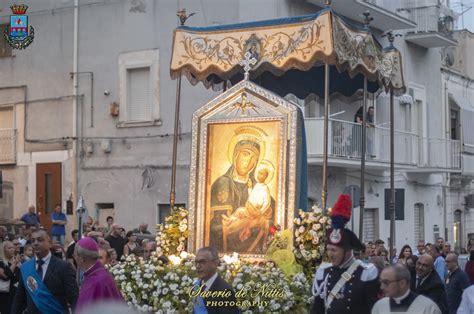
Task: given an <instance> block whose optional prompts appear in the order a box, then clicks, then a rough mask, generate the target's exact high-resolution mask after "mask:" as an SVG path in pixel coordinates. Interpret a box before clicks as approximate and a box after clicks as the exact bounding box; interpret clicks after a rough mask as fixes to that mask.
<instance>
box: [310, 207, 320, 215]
mask: <svg viewBox="0 0 474 314" xmlns="http://www.w3.org/2000/svg"><path fill="white" fill-rule="evenodd" d="M311 209H312V210H313V213H315V214H320V213H322V212H323V210H322V209H321V208H319V207H318V206H316V205H314V206H313V207H312V208H311Z"/></svg>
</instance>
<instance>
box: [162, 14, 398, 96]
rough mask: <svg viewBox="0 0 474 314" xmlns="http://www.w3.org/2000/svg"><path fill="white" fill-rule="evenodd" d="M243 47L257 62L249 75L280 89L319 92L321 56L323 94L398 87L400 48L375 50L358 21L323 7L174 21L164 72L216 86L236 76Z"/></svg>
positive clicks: (239, 73)
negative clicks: (206, 23)
mask: <svg viewBox="0 0 474 314" xmlns="http://www.w3.org/2000/svg"><path fill="white" fill-rule="evenodd" d="M246 52H250V53H251V54H252V56H254V57H255V58H256V59H257V60H258V62H257V64H256V65H255V66H254V68H253V70H252V71H251V72H250V79H251V80H252V81H254V82H256V83H258V84H259V85H261V86H262V87H265V88H267V89H269V90H272V91H274V92H275V93H277V94H279V95H280V96H285V95H286V94H288V93H292V94H294V95H296V96H297V97H299V98H305V97H307V96H308V95H309V94H311V93H315V94H317V95H319V96H320V97H323V95H324V93H323V91H324V67H322V65H323V64H324V63H327V64H330V65H331V71H330V93H331V94H333V93H340V94H343V95H344V96H351V95H352V94H354V93H355V92H356V91H358V90H360V89H362V88H363V81H364V77H367V79H368V80H369V84H368V90H369V92H375V91H377V90H378V89H380V88H385V89H386V90H388V89H390V88H393V89H394V91H395V94H396V95H400V94H403V93H404V92H405V84H404V80H403V72H402V61H401V55H400V52H399V51H398V50H396V49H394V48H393V47H392V48H391V49H382V47H381V45H380V44H379V43H378V42H377V40H376V39H375V38H374V36H373V35H372V33H371V32H370V31H368V29H366V28H365V27H361V26H357V25H353V24H351V23H349V22H347V21H345V20H343V18H342V17H340V16H338V15H336V14H335V13H334V12H333V11H332V10H331V9H330V8H326V9H324V10H321V11H320V12H318V13H315V14H310V15H305V16H297V17H289V18H283V19H275V20H267V21H259V22H250V23H241V24H230V25H221V26H212V27H187V26H182V27H178V28H177V29H176V30H175V32H174V38H173V53H172V59H171V77H172V78H173V79H175V78H177V77H178V76H179V74H180V73H181V74H183V75H185V76H186V77H187V78H188V79H189V81H190V82H191V83H192V84H193V85H195V84H197V83H199V82H203V84H204V85H205V86H206V87H207V88H210V87H212V88H214V89H220V88H222V85H223V84H222V83H223V82H224V81H227V82H230V83H231V84H235V83H236V82H238V81H240V80H241V79H242V78H243V70H242V67H241V66H240V65H239V62H240V61H241V60H242V59H243V56H244V54H245V53H246Z"/></svg>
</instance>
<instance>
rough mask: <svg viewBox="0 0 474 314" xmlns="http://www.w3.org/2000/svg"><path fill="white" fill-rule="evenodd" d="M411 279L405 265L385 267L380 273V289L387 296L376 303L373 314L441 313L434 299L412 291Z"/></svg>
mask: <svg viewBox="0 0 474 314" xmlns="http://www.w3.org/2000/svg"><path fill="white" fill-rule="evenodd" d="M410 281H411V275H410V272H409V271H408V269H407V268H406V267H405V266H404V265H401V264H396V265H393V266H389V267H387V268H385V269H384V270H383V271H382V273H381V274H380V289H381V290H382V291H383V292H384V294H385V296H386V298H383V299H381V300H379V301H377V303H375V305H374V307H373V308H372V314H384V313H394V312H397V313H417V314H441V310H440V309H439V308H438V306H437V305H436V304H435V303H434V302H433V301H432V300H430V299H428V298H427V297H425V296H422V295H417V294H416V293H414V292H413V291H410Z"/></svg>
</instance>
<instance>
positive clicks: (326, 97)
mask: <svg viewBox="0 0 474 314" xmlns="http://www.w3.org/2000/svg"><path fill="white" fill-rule="evenodd" d="M328 136H329V64H325V65H324V147H323V189H322V192H321V205H322V209H323V215H326V213H327V197H328Z"/></svg>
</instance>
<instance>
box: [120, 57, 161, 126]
mask: <svg viewBox="0 0 474 314" xmlns="http://www.w3.org/2000/svg"><path fill="white" fill-rule="evenodd" d="M158 78H159V58H158V50H157V49H154V50H144V51H136V52H128V53H123V54H121V55H120V56H119V81H120V82H119V83H120V85H119V86H120V91H119V92H120V119H119V120H120V121H119V123H118V124H117V126H118V127H135V126H153V125H160V124H161V120H160V107H159V99H160V98H159V85H158V81H159V80H158Z"/></svg>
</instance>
